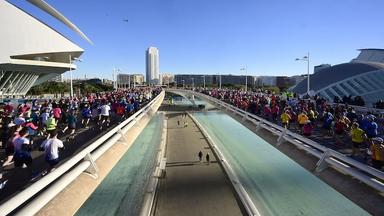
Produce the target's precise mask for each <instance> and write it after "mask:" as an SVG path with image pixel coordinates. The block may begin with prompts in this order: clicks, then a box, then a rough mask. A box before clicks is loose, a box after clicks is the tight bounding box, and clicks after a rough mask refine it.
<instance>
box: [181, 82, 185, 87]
mask: <svg viewBox="0 0 384 216" xmlns="http://www.w3.org/2000/svg"><path fill="white" fill-rule="evenodd" d="M181 82H183V89H184V88H185V82H184V80H181Z"/></svg>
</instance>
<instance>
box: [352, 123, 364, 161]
mask: <svg viewBox="0 0 384 216" xmlns="http://www.w3.org/2000/svg"><path fill="white" fill-rule="evenodd" d="M351 138H352V155H358V154H359V153H360V148H361V147H362V144H363V142H364V141H365V140H366V139H367V135H366V134H365V132H364V131H363V130H362V129H360V128H359V124H358V123H357V122H354V123H353V124H352V127H351Z"/></svg>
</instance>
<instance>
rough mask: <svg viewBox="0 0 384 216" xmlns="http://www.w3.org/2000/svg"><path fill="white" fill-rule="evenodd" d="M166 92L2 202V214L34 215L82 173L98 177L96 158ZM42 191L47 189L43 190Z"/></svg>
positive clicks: (159, 101) (162, 97) (149, 113)
mask: <svg viewBox="0 0 384 216" xmlns="http://www.w3.org/2000/svg"><path fill="white" fill-rule="evenodd" d="M164 95H165V93H164V91H162V92H161V93H160V94H159V95H157V96H156V97H155V98H154V99H153V100H152V101H151V102H149V103H148V104H147V105H146V106H144V107H143V108H142V109H140V110H139V111H137V112H136V113H135V114H133V115H132V116H130V117H129V118H128V119H126V120H125V121H123V122H122V123H120V124H119V125H117V126H115V127H114V128H113V129H111V130H110V131H108V132H107V133H106V134H104V135H103V136H102V137H100V138H99V139H97V140H96V141H95V142H93V143H91V144H90V145H88V146H87V147H86V148H85V149H83V150H82V151H80V152H79V153H77V154H76V155H74V156H72V157H71V158H70V159H69V160H68V161H66V162H65V163H63V164H61V165H60V166H59V167H57V169H55V170H54V171H52V172H51V173H49V174H47V175H46V176H44V177H43V178H41V179H40V180H39V181H37V182H35V183H33V184H32V185H30V186H29V187H27V188H26V189H24V190H23V191H21V192H19V193H18V194H17V195H15V196H14V197H12V198H10V199H9V200H7V201H6V202H4V203H2V204H1V205H0V215H7V214H10V213H14V212H13V211H15V210H16V209H17V212H16V214H17V215H34V214H36V213H37V212H38V211H39V210H40V209H41V208H42V207H44V205H45V204H46V203H48V202H49V201H50V200H51V199H53V198H54V197H55V196H56V195H57V194H58V193H60V192H61V191H62V190H63V189H64V188H65V187H66V186H67V185H69V184H70V183H71V182H72V181H73V180H75V179H76V178H77V177H78V176H79V175H80V174H81V173H83V172H86V173H88V174H90V175H91V176H93V177H94V178H97V177H98V168H97V166H96V163H95V161H96V160H97V159H98V158H99V157H100V156H101V155H102V154H103V153H104V152H106V151H107V150H108V149H109V148H110V147H111V146H113V145H114V144H115V143H116V142H117V141H118V140H119V139H125V137H124V134H125V133H126V132H127V131H128V130H129V129H130V128H131V127H133V126H134V125H135V124H136V122H137V121H139V120H140V119H141V118H142V117H143V116H145V115H151V114H152V113H153V112H154V111H155V110H154V108H153V107H154V106H155V105H159V104H160V103H161V102H162V101H163V99H164ZM42 190H44V191H43V192H42ZM38 193H40V194H38ZM37 194H38V195H37ZM35 195H37V196H36V197H35ZM27 201H29V202H28V203H27V204H26V205H25V206H24V207H23V208H22V209H20V210H19V209H18V208H19V206H21V205H23V204H24V203H26V202H27Z"/></svg>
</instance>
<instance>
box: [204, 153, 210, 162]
mask: <svg viewBox="0 0 384 216" xmlns="http://www.w3.org/2000/svg"><path fill="white" fill-rule="evenodd" d="M205 159H206V160H207V163H208V164H209V153H207V155H206V156H205Z"/></svg>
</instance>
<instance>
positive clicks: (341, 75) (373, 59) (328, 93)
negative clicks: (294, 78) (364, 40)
mask: <svg viewBox="0 0 384 216" xmlns="http://www.w3.org/2000/svg"><path fill="white" fill-rule="evenodd" d="M360 51H361V53H360V54H359V56H358V57H357V58H355V59H353V60H352V61H351V62H348V63H344V64H338V65H334V66H331V67H327V68H325V69H322V70H320V71H318V72H317V73H315V74H312V75H311V76H310V90H311V92H313V94H318V95H320V96H322V97H324V98H326V99H327V100H329V101H333V99H334V98H335V97H336V96H337V97H339V98H340V99H341V98H343V97H344V96H361V97H362V98H363V99H364V100H365V102H366V104H373V103H375V102H377V101H378V100H381V99H383V98H384V96H383V95H384V49H361V50H360ZM293 91H294V92H296V93H298V94H305V93H306V92H307V78H305V79H304V80H302V81H301V82H300V83H299V84H297V85H296V86H295V87H294V88H293Z"/></svg>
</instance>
